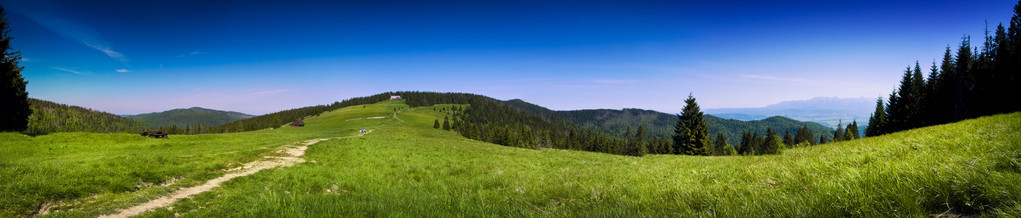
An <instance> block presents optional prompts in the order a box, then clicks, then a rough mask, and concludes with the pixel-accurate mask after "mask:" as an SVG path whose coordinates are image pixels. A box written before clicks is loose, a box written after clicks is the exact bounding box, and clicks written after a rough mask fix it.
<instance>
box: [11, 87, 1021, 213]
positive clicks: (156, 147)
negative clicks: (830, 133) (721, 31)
mask: <svg viewBox="0 0 1021 218" xmlns="http://www.w3.org/2000/svg"><path fill="white" fill-rule="evenodd" d="M446 107H448V106H447V105H431V106H428V105H426V106H411V105H408V104H405V102H404V101H403V100H402V101H382V102H379V103H374V104H367V105H354V106H348V107H343V108H339V109H336V110H332V111H328V112H325V113H322V114H320V115H318V116H310V117H306V119H305V121H306V123H310V124H317V125H315V126H306V127H302V128H279V129H274V130H268V129H265V130H258V131H249V132H241V133H228V134H203V135H181V136H175V137H171V138H170V139H151V138H144V137H139V136H137V135H131V134H103V133H55V134H49V135H44V136H37V137H25V136H23V135H20V134H18V133H0V150H3V151H4V152H0V161H2V162H0V163H2V164H0V195H3V196H8V197H7V198H0V216H5V217H6V216H30V215H39V214H47V215H52V216H76V217H81V216H98V215H103V214H114V213H116V212H118V211H119V210H120V209H123V208H127V207H130V206H133V205H138V204H141V203H143V202H147V201H149V200H151V199H156V198H159V197H160V196H166V195H168V194H169V193H171V192H173V191H174V190H176V189H179V188H184V187H194V186H199V185H201V184H203V183H204V182H205V181H210V180H214V179H216V178H221V177H222V176H224V175H226V174H228V173H230V172H234V171H232V170H231V169H234V168H239V166H242V165H243V164H245V163H250V162H253V161H259V160H266V161H271V160H276V159H280V157H279V156H281V155H282V154H281V153H280V152H278V150H279V149H284V148H289V147H290V146H293V145H294V144H295V143H298V142H303V141H307V140H311V139H325V141H322V142H319V143H317V144H314V145H310V146H309V147H308V150H306V151H304V152H302V153H301V154H302V155H300V156H299V157H297V158H300V159H301V160H302V161H300V162H299V163H297V164H294V165H293V166H289V167H279V168H273V169H268V170H264V171H261V172H258V173H254V174H251V175H248V176H243V177H238V178H234V179H232V180H229V181H227V182H225V183H222V185H221V186H219V187H217V188H214V189H212V190H210V191H208V192H202V193H198V194H196V195H194V196H192V197H189V198H186V199H182V200H179V201H176V202H174V203H172V204H169V205H166V206H163V207H159V208H157V209H155V210H151V211H148V212H146V213H143V214H141V215H142V216H146V217H151V216H161V217H164V216H175V215H180V216H191V217H209V216H246V217H291V216H324V215H329V216H344V217H354V216H357V217H364V216H556V217H559V216H585V217H592V216H599V217H606V216H613V217H636V216H657V217H659V216H663V217H666V216H670V217H676V216H723V217H762V216H781V217H844V216H863V217H893V216H911V217H918V216H930V215H934V214H942V215H952V216H961V215H963V216H982V215H985V216H1018V215H1021V209H1019V208H1018V205H1021V201H1019V199H1018V198H1017V197H1016V196H1021V185H1018V184H1021V164H1018V162H1019V157H1021V135H1018V134H1017V129H1021V113H1012V114H1004V115H997V116H990V117H982V118H978V119H973V120H966V121H962V122H958V123H953V124H946V125H938V126H932V127H925V128H920V129H915V130H909V131H903V132H898V133H893V134H888V135H883V136H879V137H871V138H865V139H858V140H851V141H844V142H838V143H831V144H825V145H819V146H810V147H803V148H792V149H786V150H783V152H782V153H781V154H778V155H765V156H724V157H717V156H714V157H705V156H680V155H649V156H645V157H631V156H622V155H610V154H603V153H595V152H584V151H573V150H560V149H541V150H536V149H524V148H515V147H508V146H499V145H495V144H491V143H486V142H481V141H476V140H469V139H465V138H463V137H461V136H459V135H457V134H456V133H454V132H451V131H444V130H441V129H435V128H432V124H433V121H434V120H436V119H442V118H443V117H444V116H447V114H446V113H444V112H442V110H443V109H444V108H446ZM397 110H400V111H401V112H400V113H394V111H397ZM363 128H364V129H368V130H370V133H369V134H366V135H364V136H361V135H359V134H358V130H359V129H363ZM210 145H214V146H210ZM138 163H144V164H138ZM82 166H86V167H82ZM88 166H92V167H88Z"/></svg>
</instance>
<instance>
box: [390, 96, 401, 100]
mask: <svg viewBox="0 0 1021 218" xmlns="http://www.w3.org/2000/svg"><path fill="white" fill-rule="evenodd" d="M390 100H401V96H400V95H391V96H390Z"/></svg>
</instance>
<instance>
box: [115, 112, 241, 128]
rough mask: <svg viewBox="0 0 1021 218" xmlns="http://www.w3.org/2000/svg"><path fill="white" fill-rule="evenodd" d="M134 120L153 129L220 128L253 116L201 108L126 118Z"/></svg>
mask: <svg viewBox="0 0 1021 218" xmlns="http://www.w3.org/2000/svg"><path fill="white" fill-rule="evenodd" d="M126 117H127V118H130V119H132V120H135V121H138V122H140V123H144V124H146V125H149V126H152V127H161V126H177V127H180V128H185V127H187V126H188V125H189V124H206V125H209V126H219V125H223V124H226V123H230V122H234V121H237V120H241V119H245V118H249V117H252V115H248V114H244V113H241V112H234V111H220V110H213V109H206V108H200V107H192V108H187V109H185V108H181V109H173V110H168V111H163V112H157V113H147V114H138V115H131V116H126Z"/></svg>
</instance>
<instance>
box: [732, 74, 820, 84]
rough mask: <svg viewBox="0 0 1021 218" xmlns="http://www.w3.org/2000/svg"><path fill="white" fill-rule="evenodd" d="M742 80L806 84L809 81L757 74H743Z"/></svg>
mask: <svg viewBox="0 0 1021 218" xmlns="http://www.w3.org/2000/svg"><path fill="white" fill-rule="evenodd" d="M741 78H745V79H757V80H771V81H784V82H806V81H808V80H806V79H802V78H783V77H775V76H765V75H755V74H741Z"/></svg>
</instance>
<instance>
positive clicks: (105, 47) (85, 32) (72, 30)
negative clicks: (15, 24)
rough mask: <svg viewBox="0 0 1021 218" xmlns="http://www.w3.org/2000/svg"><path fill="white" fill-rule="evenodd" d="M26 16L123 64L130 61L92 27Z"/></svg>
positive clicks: (53, 18) (43, 15) (51, 18)
mask: <svg viewBox="0 0 1021 218" xmlns="http://www.w3.org/2000/svg"><path fill="white" fill-rule="evenodd" d="M26 15H28V17H29V18H32V20H33V21H35V22H36V23H38V24H39V25H40V26H43V28H46V29H47V30H50V31H53V32H55V33H57V34H59V35H60V36H63V37H64V38H68V39H73V40H75V41H78V42H81V43H82V44H83V45H85V46H88V47H90V48H93V49H96V50H98V51H100V52H103V54H106V56H109V57H111V58H116V59H117V60H120V61H121V62H127V61H128V59H127V57H126V56H124V54H122V53H120V52H117V51H114V50H113V48H112V47H111V46H110V43H108V42H107V41H105V40H103V39H102V38H101V37H99V33H97V32H96V30H95V29H93V28H92V27H89V26H86V25H83V24H79V23H76V22H73V21H69V20H65V19H61V18H58V17H55V16H53V15H49V14H46V13H38V12H37V13H26Z"/></svg>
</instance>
